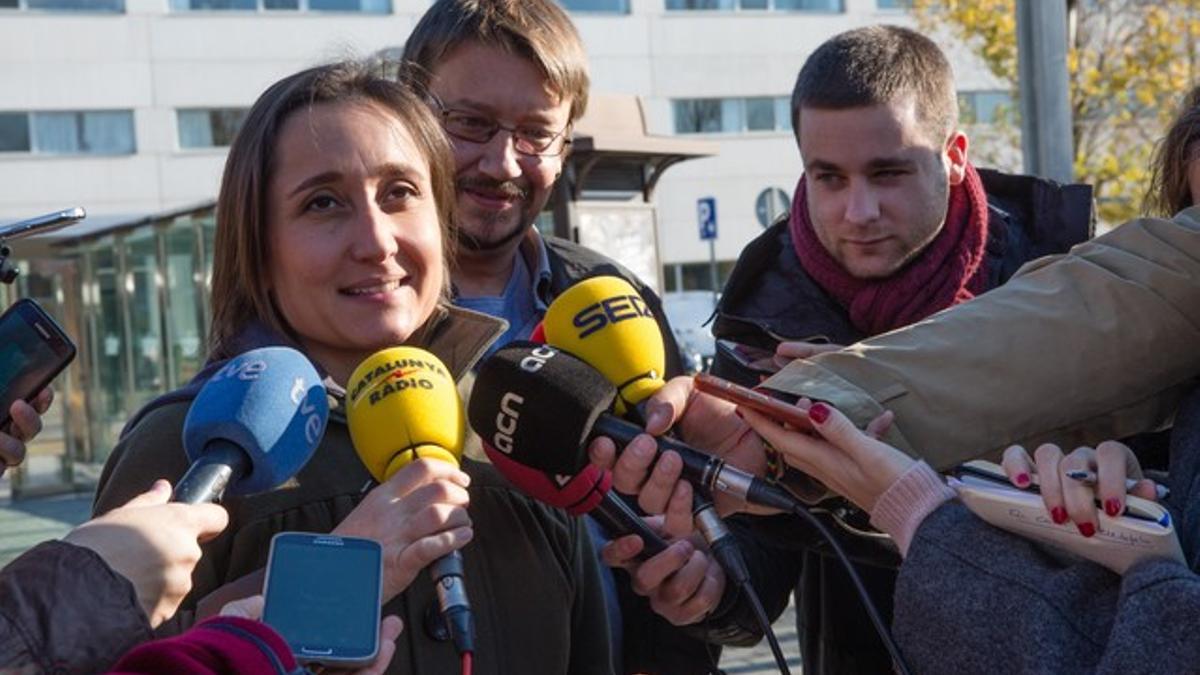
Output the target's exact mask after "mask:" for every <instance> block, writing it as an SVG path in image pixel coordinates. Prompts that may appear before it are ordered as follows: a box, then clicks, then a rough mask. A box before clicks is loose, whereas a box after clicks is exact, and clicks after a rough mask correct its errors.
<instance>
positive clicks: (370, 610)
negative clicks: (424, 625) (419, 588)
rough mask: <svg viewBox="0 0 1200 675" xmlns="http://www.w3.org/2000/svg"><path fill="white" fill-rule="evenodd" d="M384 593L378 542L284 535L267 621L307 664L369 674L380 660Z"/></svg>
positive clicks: (272, 567)
mask: <svg viewBox="0 0 1200 675" xmlns="http://www.w3.org/2000/svg"><path fill="white" fill-rule="evenodd" d="M382 591H383V547H382V546H380V544H379V542H377V541H375V540H373V539H360V538H357V537H339V536H336V535H329V534H309V533H304V532H280V533H279V534H277V535H275V536H274V537H273V538H272V539H271V553H270V558H269V559H268V561H267V578H266V582H265V586H264V592H263V593H264V595H265V596H266V597H265V607H264V608H263V617H262V618H263V622H265V623H266V624H268V625H270V626H271V627H272V628H274V629H275V630H276V631H278V632H279V634H280V635H282V636H283V639H284V640H285V641H287V643H288V646H289V647H290V648H291V650H292V654H294V655H295V657H296V660H297V661H299V662H301V663H320V664H323V665H328V666H335V667H351V666H353V667H359V666H365V665H368V664H370V663H371V662H372V661H374V660H375V657H376V655H378V653H379V614H380V604H381V603H382V600H383V598H382Z"/></svg>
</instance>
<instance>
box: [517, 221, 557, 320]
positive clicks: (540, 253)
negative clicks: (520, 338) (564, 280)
mask: <svg viewBox="0 0 1200 675" xmlns="http://www.w3.org/2000/svg"><path fill="white" fill-rule="evenodd" d="M517 251H518V252H520V254H521V256H523V257H524V258H525V264H526V266H527V268H528V269H529V270H531V271H532V274H530V275H529V277H530V281H532V283H533V302H534V305H535V306H536V307H537V311H538V314H545V313H546V308H547V307H549V306H550V301H551V299H552V298H551V297H550V279H551V274H550V252H549V249H547V248H546V242H545V240H543V239H542V235H541V233H540V232H538V230H537V228H536V227H530V228H529V231H528V233H527V234H526V235H525V236H524V237H523V238H522V239H521V245H520V246H519V247H518V248H517Z"/></svg>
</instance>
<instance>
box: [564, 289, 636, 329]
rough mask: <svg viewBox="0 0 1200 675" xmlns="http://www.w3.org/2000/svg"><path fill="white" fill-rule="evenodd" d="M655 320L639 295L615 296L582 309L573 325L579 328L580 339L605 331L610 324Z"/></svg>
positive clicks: (574, 319)
mask: <svg viewBox="0 0 1200 675" xmlns="http://www.w3.org/2000/svg"><path fill="white" fill-rule="evenodd" d="M645 317H649V318H654V314H653V313H652V312H651V311H650V308H649V307H648V306H647V305H646V301H645V300H643V299H642V298H641V297H640V296H637V295H614V296H613V297H611V298H605V299H603V300H601V301H600V302H597V303H594V304H591V305H588V306H587V307H584V308H583V309H581V310H580V311H579V312H578V313H577V314H576V315H575V318H573V319H572V320H571V323H572V324H573V325H574V326H575V327H576V328H579V329H580V331H579V339H580V340H582V339H584V338H586V337H587V336H589V335H591V334H593V333H595V332H596V331H598V330H601V329H603V328H604V327H605V326H607V325H609V324H617V323H621V322H622V321H628V320H630V319H638V318H645Z"/></svg>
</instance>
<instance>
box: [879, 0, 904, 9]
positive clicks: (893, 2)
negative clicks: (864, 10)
mask: <svg viewBox="0 0 1200 675" xmlns="http://www.w3.org/2000/svg"><path fill="white" fill-rule="evenodd" d="M912 6H913V2H912V0H875V7H876V8H878V9H912Z"/></svg>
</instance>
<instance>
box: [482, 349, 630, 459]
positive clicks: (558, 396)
mask: <svg viewBox="0 0 1200 675" xmlns="http://www.w3.org/2000/svg"><path fill="white" fill-rule="evenodd" d="M615 396H616V390H615V389H614V388H613V386H612V385H611V384H609V382H608V380H606V379H605V378H604V376H603V375H601V374H600V373H599V372H597V371H596V369H595V368H592V367H591V366H589V365H588V364H586V363H584V362H583V361H580V360H579V359H577V358H575V357H574V356H571V355H570V354H568V353H566V352H564V351H562V350H560V349H555V348H553V347H550V346H548V345H538V344H534V343H532V342H526V341H519V342H513V343H510V344H508V345H506V346H504V347H502V348H500V349H499V350H498V351H496V353H494V354H492V355H491V356H490V357H488V359H487V360H485V361H484V362H483V364H482V365H480V367H479V373H478V375H477V376H476V378H475V387H474V389H473V390H472V391H471V400H470V402H469V403H468V404H467V416H468V418H469V419H470V422H471V428H472V429H474V430H475V432H476V433H478V434H479V436H480V438H482V439H483V440H484V441H485V442H487V443H490V444H491V445H492V446H493V447H494V448H496V449H497V450H499V451H500V452H502V453H504V454H506V455H508V456H510V457H512V458H513V460H515V461H517V462H519V463H521V464H524V465H525V466H530V467H535V468H537V469H540V470H542V471H545V472H547V473H552V474H564V475H575V474H576V473H578V472H579V471H580V470H581V469H583V467H584V465H586V464H587V463H588V457H587V441H588V433H589V432H590V431H591V428H592V426H593V425H594V424H595V423H596V420H597V419H598V418H599V417H600V415H601V414H602V413H604V412H606V411H607V410H608V409H609V407H610V406H611V405H612V402H613V399H614V398H615Z"/></svg>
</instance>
